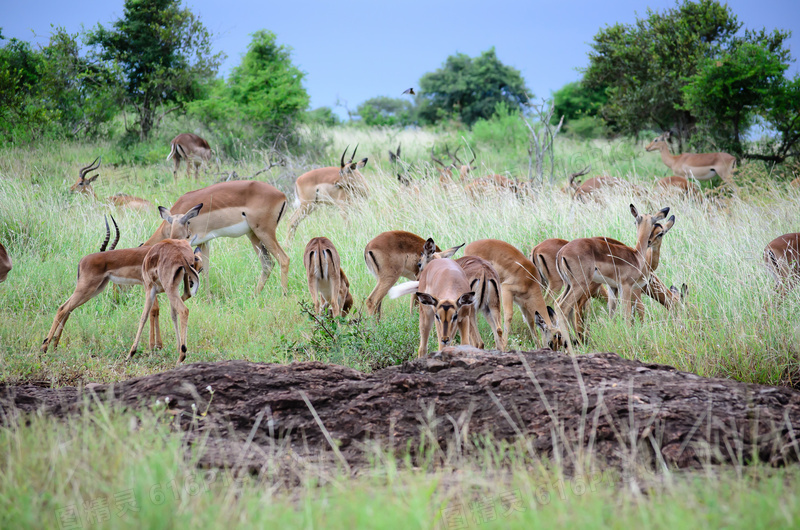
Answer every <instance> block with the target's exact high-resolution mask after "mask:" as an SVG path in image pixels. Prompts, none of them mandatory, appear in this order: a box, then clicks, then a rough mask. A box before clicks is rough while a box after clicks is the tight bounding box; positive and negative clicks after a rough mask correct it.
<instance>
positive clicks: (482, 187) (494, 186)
mask: <svg viewBox="0 0 800 530" xmlns="http://www.w3.org/2000/svg"><path fill="white" fill-rule="evenodd" d="M465 189H466V191H467V193H468V194H469V195H470V196H471V197H472V198H473V199H477V198H478V197H480V196H485V195H490V194H496V193H497V192H498V191H510V192H511V193H514V194H515V195H517V196H518V197H519V196H520V195H521V193H522V191H523V190H524V189H525V185H524V184H522V183H519V182H517V181H516V180H512V179H510V178H508V177H504V176H503V175H487V176H485V177H479V178H477V179H475V180H473V181H472V182H470V183H469V184H467V186H466V188H465Z"/></svg>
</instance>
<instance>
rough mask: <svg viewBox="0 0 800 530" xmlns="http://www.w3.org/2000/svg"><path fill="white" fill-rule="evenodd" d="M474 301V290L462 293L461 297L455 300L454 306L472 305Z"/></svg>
mask: <svg viewBox="0 0 800 530" xmlns="http://www.w3.org/2000/svg"><path fill="white" fill-rule="evenodd" d="M474 303H475V291H470V292H468V293H466V294H462V295H461V297H460V298H459V299H458V302H456V306H458V308H459V309H461V308H462V307H463V306H465V305H472V304H474Z"/></svg>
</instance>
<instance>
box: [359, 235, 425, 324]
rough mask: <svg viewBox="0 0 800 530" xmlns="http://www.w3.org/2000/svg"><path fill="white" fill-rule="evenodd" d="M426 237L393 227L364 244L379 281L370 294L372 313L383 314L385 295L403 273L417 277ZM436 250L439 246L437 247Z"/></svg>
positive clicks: (370, 270) (367, 260) (373, 272)
mask: <svg viewBox="0 0 800 530" xmlns="http://www.w3.org/2000/svg"><path fill="white" fill-rule="evenodd" d="M424 247H425V240H424V239H422V238H421V237H419V236H418V235H416V234H412V233H411V232H406V231H404V230H391V231H389V232H383V233H381V234H378V235H377V236H375V237H374V238H373V239H372V240H371V241H370V242H369V243H367V246H366V247H365V248H364V261H365V262H366V264H367V269H368V270H369V272H370V274H372V276H373V277H374V278H375V279H376V280H378V284H377V285H376V286H375V288H374V289H373V290H372V292H371V293H370V294H369V296H368V297H367V301H366V307H367V314H368V315H375V316H376V318H377V319H378V320H380V318H381V305H382V304H383V299H384V298H385V297H386V294H387V293H388V292H389V289H390V288H391V287H392V285H394V284H395V282H396V281H397V280H399V279H400V277H401V276H402V277H403V278H408V279H409V280H416V279H417V277H418V276H419V272H420V271H419V262H420V256H421V255H422V250H423V248H424ZM436 251H437V252H438V251H439V248H438V247H436ZM412 302H413V299H412Z"/></svg>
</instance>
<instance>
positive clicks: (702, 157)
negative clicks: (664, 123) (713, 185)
mask: <svg viewBox="0 0 800 530" xmlns="http://www.w3.org/2000/svg"><path fill="white" fill-rule="evenodd" d="M669 138H670V132H669V131H667V132H665V133H664V134H662V135H661V136H658V137H657V138H656V139H655V140H653V141H652V142H650V144H648V145H647V147H645V150H646V151H655V150H659V151H660V152H661V161H662V162H664V165H666V166H667V167H668V168H670V169H671V170H672V172H673V173H675V175H677V176H680V177H687V178H688V177H693V178H696V179H697V180H711V179H713V178H714V175H719V176H720V178H722V180H723V181H724V182H725V183H726V184H730V185H731V186H732V187H733V188H734V189H735V188H736V184H734V183H733V170H734V168H735V167H736V157H735V156H732V155H729V154H728V153H683V154H681V155H677V156H673V155H672V153H670V152H669Z"/></svg>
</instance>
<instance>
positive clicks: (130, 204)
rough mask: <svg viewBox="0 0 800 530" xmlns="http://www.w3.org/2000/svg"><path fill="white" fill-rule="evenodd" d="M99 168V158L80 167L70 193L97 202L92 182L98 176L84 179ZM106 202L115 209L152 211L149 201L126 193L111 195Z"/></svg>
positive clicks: (151, 204)
mask: <svg viewBox="0 0 800 530" xmlns="http://www.w3.org/2000/svg"><path fill="white" fill-rule="evenodd" d="M99 167H100V157H99V156H98V157H97V158H95V160H94V162H92V163H91V164H89V165H88V166H85V167H82V168H81V169H80V171H79V172H78V180H77V182H75V184H73V185H72V187H70V189H69V190H70V191H71V192H73V193H84V194H86V195H89V196H91V197H93V198H94V199H95V200H99V198H98V197H97V194H96V193H95V192H94V189H93V188H92V182H94V181H95V180H97V177H99V176H100V175H99V174H97V175H92V176H91V177H89V178H86V175H88V174H89V173H90V172H92V171H96V170H97V168H99ZM105 201H106V202H110V203H111V204H113V205H114V206H117V207H125V208H130V209H134V210H152V209H153V203H151V202H150V201H146V200H144V199H141V198H139V197H134V196H133V195H128V194H127V193H117V194H115V195H111V196H110V197H107V198H106V199H105Z"/></svg>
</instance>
